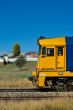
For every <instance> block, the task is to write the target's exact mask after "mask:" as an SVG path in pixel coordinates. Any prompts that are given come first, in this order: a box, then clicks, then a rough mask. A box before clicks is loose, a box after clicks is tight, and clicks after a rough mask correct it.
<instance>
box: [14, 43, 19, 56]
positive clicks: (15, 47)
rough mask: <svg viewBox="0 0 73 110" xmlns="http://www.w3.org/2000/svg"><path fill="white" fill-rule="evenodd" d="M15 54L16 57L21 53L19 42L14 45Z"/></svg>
mask: <svg viewBox="0 0 73 110" xmlns="http://www.w3.org/2000/svg"><path fill="white" fill-rule="evenodd" d="M13 54H14V56H15V57H16V56H18V55H19V54H20V45H19V44H18V43H17V44H15V45H14V47H13Z"/></svg>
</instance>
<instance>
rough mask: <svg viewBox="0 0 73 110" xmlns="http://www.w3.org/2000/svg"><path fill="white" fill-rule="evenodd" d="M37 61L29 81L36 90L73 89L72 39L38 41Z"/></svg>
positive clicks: (67, 37)
mask: <svg viewBox="0 0 73 110" xmlns="http://www.w3.org/2000/svg"><path fill="white" fill-rule="evenodd" d="M38 46H39V52H38V61H37V65H36V67H35V68H36V69H35V70H34V71H33V72H32V76H30V78H29V80H31V81H32V83H33V84H34V85H35V86H37V87H38V88H51V89H53V90H64V91H66V90H71V89H72V88H73V37H72V36H64V37H54V38H44V37H42V38H41V37H40V38H39V39H38Z"/></svg>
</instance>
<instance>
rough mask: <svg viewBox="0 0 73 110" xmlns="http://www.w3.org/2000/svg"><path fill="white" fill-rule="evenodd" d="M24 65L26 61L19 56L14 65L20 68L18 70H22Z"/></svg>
mask: <svg viewBox="0 0 73 110" xmlns="http://www.w3.org/2000/svg"><path fill="white" fill-rule="evenodd" d="M25 63H26V60H25V58H24V56H23V55H20V56H19V57H18V59H17V61H16V65H17V66H18V67H19V68H20V70H22V67H23V66H24V64H25Z"/></svg>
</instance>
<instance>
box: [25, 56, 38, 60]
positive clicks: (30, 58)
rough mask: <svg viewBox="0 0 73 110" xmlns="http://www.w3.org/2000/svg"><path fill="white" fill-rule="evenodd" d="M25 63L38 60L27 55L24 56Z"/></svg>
mask: <svg viewBox="0 0 73 110" xmlns="http://www.w3.org/2000/svg"><path fill="white" fill-rule="evenodd" d="M26 61H38V58H37V57H36V58H33V57H30V55H27V56H26Z"/></svg>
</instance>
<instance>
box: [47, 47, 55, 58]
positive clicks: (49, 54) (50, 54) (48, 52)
mask: <svg viewBox="0 0 73 110" xmlns="http://www.w3.org/2000/svg"><path fill="white" fill-rule="evenodd" d="M47 56H54V48H48V49H47Z"/></svg>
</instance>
